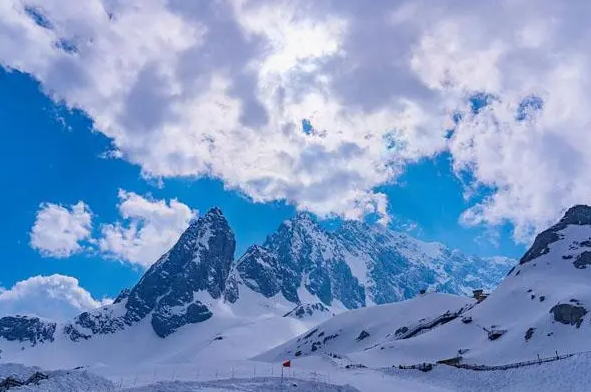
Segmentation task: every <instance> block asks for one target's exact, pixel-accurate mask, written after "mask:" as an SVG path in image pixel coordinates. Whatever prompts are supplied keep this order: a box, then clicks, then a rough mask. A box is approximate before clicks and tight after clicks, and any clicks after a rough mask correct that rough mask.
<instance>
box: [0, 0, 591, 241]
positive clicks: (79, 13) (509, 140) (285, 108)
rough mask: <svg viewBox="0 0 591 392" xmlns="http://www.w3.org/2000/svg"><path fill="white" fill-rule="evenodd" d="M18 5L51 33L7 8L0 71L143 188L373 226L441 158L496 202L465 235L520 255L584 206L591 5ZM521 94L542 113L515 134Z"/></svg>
mask: <svg viewBox="0 0 591 392" xmlns="http://www.w3.org/2000/svg"><path fill="white" fill-rule="evenodd" d="M26 4H27V5H29V6H37V7H38V10H40V11H39V12H42V13H43V14H44V15H45V16H46V18H48V20H50V21H51V25H52V28H51V29H48V28H44V27H40V26H38V25H37V24H35V23H34V22H33V21H32V20H31V18H30V17H29V16H28V15H27V13H25V12H24V8H23V1H20V0H9V1H4V2H2V4H0V63H2V64H4V65H5V66H8V67H13V68H16V69H19V70H21V71H24V72H28V73H31V74H33V75H34V76H35V77H36V78H38V79H39V80H40V81H41V82H42V85H43V86H44V88H45V89H46V90H47V91H51V93H52V94H53V95H55V97H56V98H58V99H64V100H65V101H66V102H67V103H68V104H69V105H71V106H75V107H79V108H81V109H83V110H84V111H85V112H86V113H88V115H89V116H90V117H92V118H93V120H94V121H95V126H96V128H97V129H98V130H99V131H100V132H102V133H104V134H105V135H107V136H109V137H110V138H112V140H113V143H114V146H115V148H116V150H117V153H115V154H114V155H115V156H120V157H122V158H123V159H127V160H129V161H131V162H134V163H137V164H139V165H141V167H142V169H143V171H144V173H145V174H146V175H147V176H154V177H159V176H164V177H167V176H190V177H193V176H214V177H217V178H220V179H222V180H223V181H224V182H225V184H226V185H227V186H228V187H231V188H236V189H240V190H241V191H242V192H244V193H245V194H247V195H249V196H250V197H252V198H253V199H254V200H257V201H270V200H277V199H286V200H287V201H288V202H291V203H294V204H296V205H297V206H298V207H299V208H300V209H307V210H310V211H312V212H315V213H317V214H319V215H330V214H339V215H341V216H345V217H347V218H358V217H360V216H362V215H364V214H365V213H368V212H378V213H380V214H385V210H386V205H387V202H388V201H387V199H386V196H385V195H383V194H380V193H377V192H375V191H374V189H375V188H376V186H378V185H381V184H385V183H390V182H392V181H394V180H395V179H396V177H397V176H398V175H399V173H401V171H402V170H403V169H404V166H405V165H407V164H409V163H411V162H414V161H415V160H417V159H419V158H421V157H428V156H432V155H434V154H436V153H438V152H441V151H446V150H448V151H449V152H450V153H451V154H452V156H453V159H454V165H455V169H456V170H457V171H458V172H459V173H460V172H463V171H468V172H470V175H471V178H473V182H472V183H468V186H470V187H475V186H478V185H485V186H487V187H489V188H491V189H492V190H493V191H492V195H491V196H490V198H488V199H486V200H485V201H484V202H482V203H479V204H476V205H474V206H473V208H471V209H470V210H469V211H467V212H466V213H465V214H464V216H463V220H464V222H466V223H470V224H477V223H481V222H482V223H489V224H499V223H502V222H505V221H507V220H508V221H510V222H513V223H514V224H515V225H516V231H515V236H516V238H518V239H520V240H527V239H528V238H529V236H530V234H531V232H532V231H533V230H538V229H539V228H540V227H542V226H543V225H545V224H546V223H547V222H548V221H550V220H553V219H555V218H556V217H557V216H558V215H559V214H560V210H561V209H563V208H565V207H568V206H569V205H571V204H574V203H589V202H591V185H589V184H590V183H589V181H587V173H586V169H587V168H588V167H589V166H590V165H591V158H589V154H587V153H586V152H587V151H589V147H590V146H589V144H590V143H591V138H589V137H587V125H588V124H589V123H591V112H590V111H589V110H587V108H588V107H589V105H590V104H591V98H590V95H589V91H590V87H591V86H590V85H589V84H590V76H589V75H591V52H589V51H588V49H587V42H588V41H589V38H590V35H591V28H590V27H589V24H588V23H587V21H588V20H589V18H590V17H591V3H587V2H577V3H576V4H573V3H568V4H567V3H565V2H556V1H553V0H543V1H539V0H502V1H500V2H492V1H490V2H482V1H472V0H461V1H458V0H453V1H452V0H442V1H437V2H434V1H432V0H423V1H420V0H413V1H410V0H409V1H394V0H391V1H388V0H384V1H372V2H363V3H360V2H358V1H354V0H348V1H346V0H338V1H337V0H324V1H312V0H302V1H297V2H294V1H287V0H285V1H268V0H218V1H209V2H205V1H204V2H187V1H182V0H167V1H164V0H131V1H125V2H123V1H119V0H108V1H107V0H103V1H100V0H89V1H85V2H83V3H82V2H78V1H73V0H69V1H67V0H59V1H58V0H44V1H42V0H28V1H27V2H26ZM64 39H65V40H67V42H68V43H70V44H73V45H75V46H76V52H75V53H71V52H72V51H71V50H70V51H64V50H62V49H60V46H61V47H62V48H63V47H64V45H63V42H66V41H64ZM59 42H61V43H62V44H56V43H59ZM68 52H70V53H68ZM482 91H484V92H486V93H489V94H492V95H493V96H494V97H495V98H494V99H493V100H492V101H491V103H490V105H489V106H488V107H487V108H486V109H484V110H482V111H480V113H479V114H478V115H474V114H471V113H470V111H469V107H468V106H467V104H466V103H467V97H469V96H470V95H471V94H473V93H474V92H482ZM532 94H533V95H536V96H539V97H541V98H542V99H543V100H544V105H543V110H541V111H537V112H536V111H531V112H532V113H531V114H530V116H529V117H528V119H526V120H525V121H523V120H520V121H518V120H517V119H516V115H515V113H516V112H517V111H518V110H519V105H520V102H521V101H522V100H523V99H524V98H525V97H527V96H530V95H532ZM456 110H459V111H460V112H462V113H463V121H462V122H461V123H460V124H459V125H458V126H457V127H456V129H455V133H454V135H453V137H452V138H451V139H449V140H448V139H446V137H445V135H446V130H447V129H448V128H449V127H450V126H451V121H450V118H451V115H452V113H454V112H455V111H456ZM304 118H306V119H309V120H310V121H311V124H312V126H313V130H312V131H311V132H309V133H308V134H307V133H304V132H303V131H302V126H301V120H302V119H304Z"/></svg>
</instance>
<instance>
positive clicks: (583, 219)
mask: <svg viewBox="0 0 591 392" xmlns="http://www.w3.org/2000/svg"><path fill="white" fill-rule="evenodd" d="M568 225H591V207H589V206H586V205H576V206H574V207H571V208H570V209H569V210H568V211H567V212H566V213H565V214H564V216H563V217H562V219H561V220H560V221H559V222H558V223H556V224H555V225H554V226H552V227H550V228H549V229H547V230H544V231H543V232H541V233H540V234H538V235H537V237H536V239H535V240H534V243H533V245H532V246H531V248H530V249H529V250H528V251H527V252H526V253H525V255H523V257H522V258H521V260H520V261H519V264H525V263H527V262H529V261H532V260H534V259H536V258H538V257H540V256H542V255H545V254H546V253H548V252H549V251H550V248H549V246H550V244H552V243H554V242H556V241H558V240H560V239H562V237H561V235H560V234H559V232H560V231H561V230H564V229H565V228H566V227H567V226H568Z"/></svg>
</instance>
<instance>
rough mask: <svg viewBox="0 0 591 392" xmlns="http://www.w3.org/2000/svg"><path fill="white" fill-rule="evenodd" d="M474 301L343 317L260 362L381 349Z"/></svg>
mask: <svg viewBox="0 0 591 392" xmlns="http://www.w3.org/2000/svg"><path fill="white" fill-rule="evenodd" d="M473 304H474V300H473V299H471V298H468V297H461V296H456V295H451V294H440V293H432V294H426V295H423V296H420V297H417V298H413V299H410V300H406V301H403V302H397V303H392V304H386V305H377V306H372V307H368V308H363V309H356V310H352V311H349V312H346V313H341V314H339V315H337V316H335V317H333V318H331V319H329V320H327V321H325V322H324V323H322V324H320V325H318V326H316V327H314V328H313V329H312V330H310V331H307V332H306V333H305V334H302V335H300V336H299V337H297V338H294V339H292V340H291V341H289V342H286V343H285V344H282V345H280V346H279V347H276V348H274V349H273V350H271V351H269V352H267V353H264V354H263V355H260V356H258V357H256V358H255V359H257V360H262V361H270V362H278V361H283V360H287V359H293V358H297V357H303V356H308V355H323V354H330V355H334V354H336V355H337V356H338V357H340V358H336V359H341V360H342V359H343V357H346V355H347V354H349V353H355V352H361V351H366V350H370V349H373V348H376V347H377V348H380V347H381V346H383V345H384V344H385V343H386V342H389V341H391V340H392V339H400V338H403V337H404V336H405V335H406V334H408V333H412V332H413V331H415V330H417V331H418V329H419V327H421V326H429V325H430V323H431V322H432V321H436V320H437V319H438V317H440V316H442V315H446V314H451V315H453V314H458V313H461V312H462V311H465V310H466V309H469V308H470V307H471V306H472V305H473Z"/></svg>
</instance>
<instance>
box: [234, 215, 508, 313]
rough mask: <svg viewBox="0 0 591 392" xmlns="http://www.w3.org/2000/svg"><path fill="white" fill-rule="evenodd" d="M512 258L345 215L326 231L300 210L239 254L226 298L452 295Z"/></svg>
mask: <svg viewBox="0 0 591 392" xmlns="http://www.w3.org/2000/svg"><path fill="white" fill-rule="evenodd" d="M515 264H516V261H515V260H513V259H509V258H504V257H491V258H480V257H476V256H470V255H466V254H464V253H462V252H460V251H457V250H450V249H448V248H446V247H445V246H443V245H442V244H439V243H428V242H424V241H420V240H418V239H416V238H413V237H411V236H409V235H408V234H405V233H400V232H396V231H392V230H388V229H385V228H383V227H380V226H370V225H368V224H366V223H362V222H345V223H344V224H343V225H342V226H340V227H339V228H338V229H337V230H336V231H334V232H329V231H327V230H324V229H323V228H322V227H321V226H320V225H319V224H318V223H316V222H314V221H313V220H312V219H311V218H310V217H309V216H308V215H307V214H299V215H298V216H296V217H295V218H294V219H292V220H289V221H285V222H283V223H282V224H281V226H280V227H279V229H278V230H277V232H275V233H274V234H272V235H270V236H269V237H268V238H267V240H266V241H265V242H264V244H263V245H262V246H259V245H254V246H252V247H251V248H249V249H248V251H247V252H246V254H245V255H244V256H242V258H240V259H239V260H238V262H237V265H236V268H235V271H234V273H233V274H232V278H231V282H232V288H231V289H230V291H229V292H230V293H231V295H229V299H230V300H231V301H232V300H234V298H236V297H237V296H238V294H237V293H238V292H239V288H240V287H241V286H244V287H247V288H249V289H250V290H253V291H255V292H258V293H260V294H262V295H264V296H266V297H269V298H270V297H273V296H275V295H278V294H280V295H282V296H283V297H284V298H285V299H287V300H288V301H289V302H292V303H295V304H301V303H306V302H309V301H312V302H314V304H316V303H319V304H322V305H324V306H328V307H330V306H333V305H338V307H340V308H346V309H355V308H359V307H363V306H366V305H372V304H384V303H390V302H394V301H400V300H404V299H408V298H413V297H415V296H416V295H418V294H419V293H420V291H421V290H423V289H424V290H428V291H437V292H446V293H454V294H471V293H472V290H474V289H485V290H490V289H492V288H494V287H496V285H497V284H498V282H500V281H501V280H502V279H503V278H504V277H505V276H506V275H507V272H508V271H509V270H510V268H511V267H512V266H514V265H515Z"/></svg>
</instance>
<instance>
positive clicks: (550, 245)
mask: <svg viewBox="0 0 591 392" xmlns="http://www.w3.org/2000/svg"><path fill="white" fill-rule="evenodd" d="M590 282H591V207H588V206H575V207H573V208H571V209H570V210H568V211H567V212H566V214H565V216H564V217H563V218H562V219H561V220H560V222H558V223H557V224H556V225H554V226H552V227H551V228H549V229H548V230H546V231H544V232H542V233H540V234H539V235H538V236H537V237H536V240H535V241H534V243H533V245H532V246H531V248H530V249H529V251H528V252H527V253H526V254H525V255H524V256H523V258H522V259H521V260H520V262H519V264H518V265H517V266H516V267H515V268H514V269H513V270H512V271H511V273H510V274H509V275H508V276H507V277H506V278H505V279H504V280H503V282H502V283H501V284H500V285H499V287H498V288H497V289H496V290H495V291H494V292H493V293H492V294H491V295H490V296H489V297H488V298H487V299H485V300H484V301H483V302H481V303H478V304H475V305H473V306H469V307H467V308H466V307H464V308H463V309H462V311H461V312H456V314H454V316H458V317H456V318H453V317H452V318H453V319H451V320H448V322H446V323H440V324H439V325H432V324H433V323H432V321H433V320H430V319H429V318H425V317H424V316H420V315H418V314H416V315H415V314H413V312H414V311H415V310H414V309H415V308H418V309H422V310H424V311H425V312H426V310H427V309H437V304H438V302H437V301H438V300H439V299H438V298H439V297H437V296H425V297H422V298H417V299H415V300H411V301H404V302H401V303H397V304H392V305H386V306H378V307H373V308H368V309H363V310H358V311H352V312H348V313H344V314H340V315H338V316H336V317H334V318H333V319H331V320H329V321H327V322H325V323H323V324H321V325H319V326H317V327H314V329H312V330H311V331H309V332H307V333H305V334H303V335H301V336H300V337H299V338H297V339H295V340H293V341H291V342H289V343H287V344H286V345H282V346H280V347H278V348H276V349H274V350H272V351H270V352H269V353H266V354H264V355H262V356H260V358H263V359H266V360H279V359H280V358H285V357H292V358H296V357H298V355H297V354H298V352H299V355H302V356H305V355H315V354H322V353H324V352H325V351H330V352H334V353H342V354H346V355H347V358H348V360H349V361H351V362H352V363H360V364H363V365H365V366H369V367H382V366H385V365H401V364H402V365H409V364H417V363H422V362H430V363H434V362H436V361H438V360H442V359H448V358H453V357H456V356H461V357H462V362H464V363H467V364H486V365H496V364H508V363H515V362H520V361H526V360H532V359H536V358H537V357H538V355H539V356H540V357H551V356H555V355H556V353H558V354H559V355H560V354H568V353H575V352H582V351H587V350H591V339H589V336H590V334H591V315H590V314H589V310H590V309H591V284H590ZM460 303H461V301H459V302H458V303H457V305H456V306H455V309H456V310H457V309H459V308H460V307H461V306H462V305H461V304H460ZM444 304H445V302H444ZM406 307H409V308H411V309H413V312H411V311H408V310H402V309H406ZM444 308H447V309H448V310H450V312H451V313H453V312H454V307H453V306H451V305H449V306H443V307H442V308H441V309H440V311H439V312H430V313H431V317H436V315H437V314H438V313H441V312H442V311H443V310H444ZM444 316H445V315H444ZM420 318H423V320H421V319H420ZM444 318H445V317H444ZM435 321H436V320H435ZM405 322H408V324H407V325H404V326H402V327H401V324H404V323H405ZM435 324H437V323H435ZM424 326H428V327H429V328H422V327H424ZM417 327H420V328H421V331H420V332H419V333H416V334H414V333H412V330H413V328H414V329H416V328H417ZM325 330H326V331H325ZM372 330H375V331H376V332H373V333H372ZM320 331H322V332H324V335H326V334H328V335H330V336H334V335H338V338H336V339H334V340H333V341H331V342H330V345H329V344H328V343H326V342H324V341H323V340H322V339H320V341H321V343H322V344H321V345H318V344H317V341H318V340H319V339H318V338H319V336H318V335H317V334H318V333H320ZM339 331H340V332H339ZM345 331H346V332H345ZM363 331H365V332H367V336H365V335H366V334H363ZM409 334H410V335H409ZM308 335H310V336H309V338H306V336H308ZM341 335H342V336H341ZM362 336H364V338H363V339H361V338H362ZM358 339H359V340H358ZM325 343H326V344H325ZM315 344H316V347H314V346H315ZM325 347H326V349H325Z"/></svg>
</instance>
